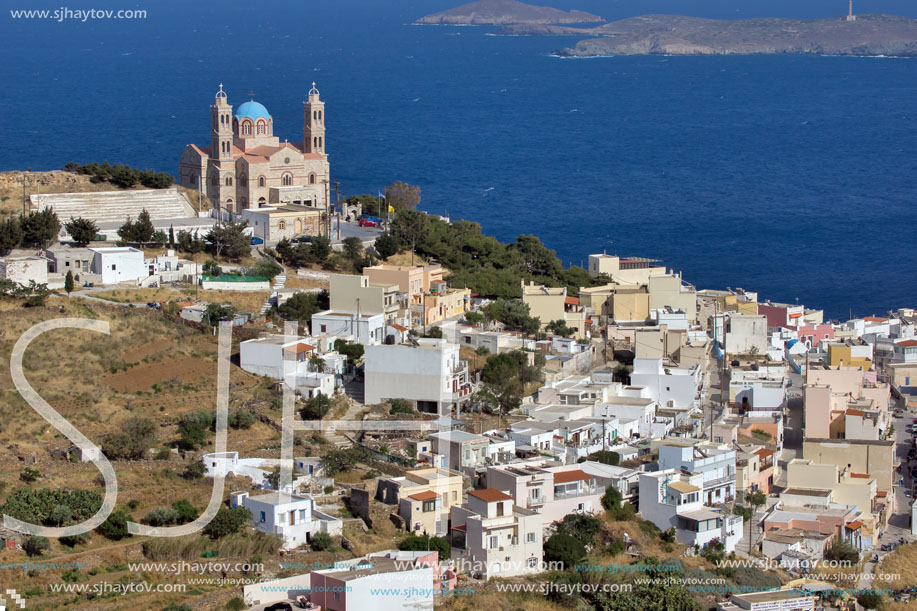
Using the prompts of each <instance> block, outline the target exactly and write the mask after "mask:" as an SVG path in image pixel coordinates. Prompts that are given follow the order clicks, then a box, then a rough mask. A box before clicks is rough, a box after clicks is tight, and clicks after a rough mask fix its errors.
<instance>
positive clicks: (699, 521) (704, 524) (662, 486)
mask: <svg viewBox="0 0 917 611" xmlns="http://www.w3.org/2000/svg"><path fill="white" fill-rule="evenodd" d="M639 485H640V494H639V500H640V514H641V515H642V516H643V519H645V520H648V521H650V522H652V523H653V524H655V525H656V526H658V527H659V528H660V530H663V531H666V530H669V529H670V528H673V527H674V528H675V536H676V538H677V539H678V541H679V543H682V544H684V545H689V546H694V545H696V546H698V547H704V546H705V545H707V544H708V543H711V542H713V541H714V540H716V541H719V542H720V543H722V544H723V547H724V548H725V551H726V553H730V552H732V551H735V547H736V544H737V543H738V542H739V540H740V539H741V538H742V518H741V517H739V516H734V515H728V514H726V513H724V512H723V511H722V510H721V509H713V508H710V507H705V506H704V504H703V501H702V498H701V492H702V490H701V486H702V485H703V475H701V474H700V473H695V474H689V473H679V472H678V471H676V470H675V469H666V470H664V471H657V472H653V473H641V474H640V484H639Z"/></svg>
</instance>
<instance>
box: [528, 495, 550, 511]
mask: <svg viewBox="0 0 917 611" xmlns="http://www.w3.org/2000/svg"><path fill="white" fill-rule="evenodd" d="M547 500H548V498H547V497H546V496H544V495H541V496H536V497H528V502H527V503H526V505H527V507H528V508H529V509H531V508H532V507H536V506H539V505H544V504H545V503H546V502H547Z"/></svg>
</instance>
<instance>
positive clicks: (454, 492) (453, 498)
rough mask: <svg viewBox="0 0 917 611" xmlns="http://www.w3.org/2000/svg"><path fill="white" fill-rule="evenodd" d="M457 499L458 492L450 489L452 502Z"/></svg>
mask: <svg viewBox="0 0 917 611" xmlns="http://www.w3.org/2000/svg"><path fill="white" fill-rule="evenodd" d="M457 500H458V492H456V491H455V490H453V491H452V502H453V503H454V502H456V501H457Z"/></svg>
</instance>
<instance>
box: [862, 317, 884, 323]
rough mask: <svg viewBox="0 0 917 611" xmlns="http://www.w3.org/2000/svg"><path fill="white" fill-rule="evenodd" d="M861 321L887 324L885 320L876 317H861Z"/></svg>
mask: <svg viewBox="0 0 917 611" xmlns="http://www.w3.org/2000/svg"><path fill="white" fill-rule="evenodd" d="M863 320H867V321H869V322H888V319H887V318H879V317H878V316H865V317H863Z"/></svg>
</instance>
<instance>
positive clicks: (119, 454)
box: [102, 418, 156, 459]
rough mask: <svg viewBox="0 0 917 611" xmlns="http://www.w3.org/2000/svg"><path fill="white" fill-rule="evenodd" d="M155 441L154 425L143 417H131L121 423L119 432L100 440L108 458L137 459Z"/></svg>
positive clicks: (141, 456)
mask: <svg viewBox="0 0 917 611" xmlns="http://www.w3.org/2000/svg"><path fill="white" fill-rule="evenodd" d="M155 442H156V425H155V424H153V422H152V421H151V420H147V419H145V418H131V419H129V420H127V421H126V422H124V423H123V424H121V426H120V427H119V432H117V433H111V434H109V435H107V436H106V437H105V438H104V439H103V440H102V451H103V452H104V453H105V455H106V456H107V457H108V458H115V459H118V458H121V459H138V458H143V453H144V452H145V451H146V449H147V448H149V447H150V446H151V445H153V444H154V443H155Z"/></svg>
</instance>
